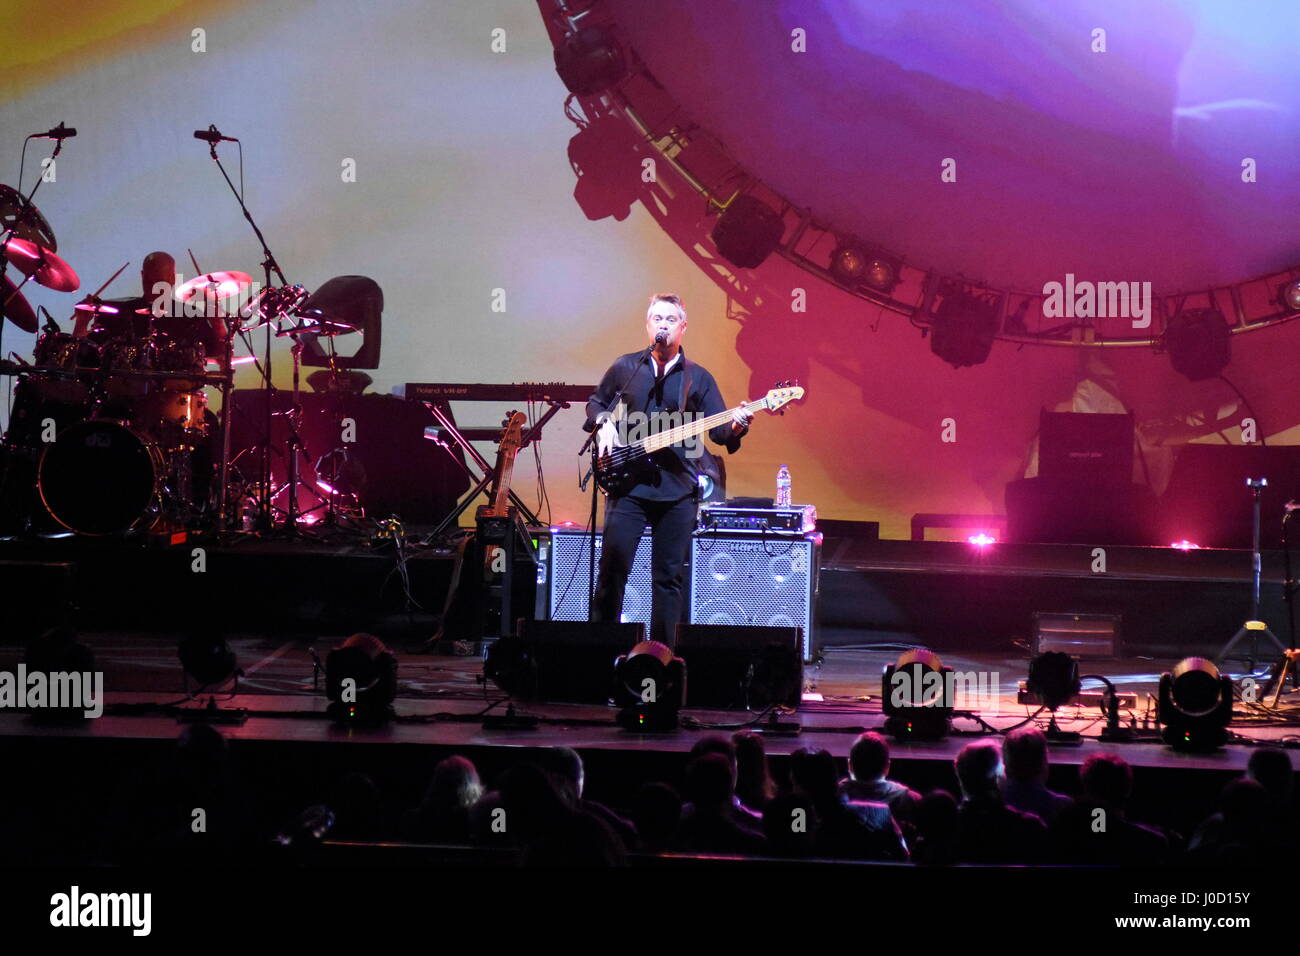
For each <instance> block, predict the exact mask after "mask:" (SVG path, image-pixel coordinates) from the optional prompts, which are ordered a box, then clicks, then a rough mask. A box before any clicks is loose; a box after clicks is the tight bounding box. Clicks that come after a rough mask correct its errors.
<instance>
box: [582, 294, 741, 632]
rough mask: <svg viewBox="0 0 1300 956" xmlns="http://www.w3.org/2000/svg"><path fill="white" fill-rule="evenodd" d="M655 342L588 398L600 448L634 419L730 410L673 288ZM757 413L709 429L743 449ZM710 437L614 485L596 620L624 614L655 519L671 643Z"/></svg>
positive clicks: (658, 575) (651, 315) (652, 330)
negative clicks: (686, 340) (619, 412)
mask: <svg viewBox="0 0 1300 956" xmlns="http://www.w3.org/2000/svg"><path fill="white" fill-rule="evenodd" d="M645 331H646V335H647V337H648V338H649V340H650V342H651V343H652V344H651V346H650V348H649V349H648V350H642V351H639V352H631V353H629V354H627V355H623V356H620V357H619V358H618V359H617V360H616V361H615V362H614V364H613V365H611V366H610V368H609V371H607V372H606V373H605V376H604V378H602V379H601V381H600V385H599V386H597V388H596V391H595V394H593V395H592V396H591V399H590V400H589V401H588V402H587V422H586V425H585V426H584V427H585V428H586V430H587V431H592V430H593V429H595V428H597V427H599V428H600V432H599V435H598V442H597V445H598V449H599V454H601V455H602V456H603V455H605V454H606V453H607V452H608V451H609V450H610V449H611V448H613V447H616V446H618V445H623V444H627V442H626V441H620V438H624V437H625V435H623V436H621V435H620V432H619V430H620V427H623V428H625V429H626V428H627V427H629V426H631V427H637V425H638V424H643V423H646V422H654V421H663V420H664V419H665V418H668V419H670V420H673V421H681V420H682V419H683V418H686V419H690V418H703V417H707V416H712V415H718V414H721V413H723V412H725V411H726V410H727V406H726V404H725V403H724V402H723V400H722V393H721V392H720V391H719V390H718V384H717V382H716V381H714V378H713V376H712V375H711V374H709V371H708V369H706V368H704V367H703V366H701V365H697V364H696V363H695V362H692V361H690V360H689V359H687V357H686V353H685V352H684V351H683V350H682V338H683V337H684V336H685V334H686V309H685V307H684V306H683V305H682V300H681V299H680V298H679V297H678V296H676V295H655V296H652V297H651V299H650V308H649V310H648V311H647V312H646V318H645ZM620 387H621V388H623V395H622V398H621V400H620V402H619V403H620V404H622V405H623V406H624V409H625V412H626V414H625V415H624V416H623V423H622V425H621V426H620V425H619V424H617V423H616V422H615V420H614V418H613V417H612V414H611V413H612V412H614V410H615V409H614V408H612V406H613V405H614V404H615V397H616V396H617V395H618V392H619V389H620ZM752 417H753V415H752V413H750V412H748V411H746V410H745V409H744V408H737V409H735V410H733V413H732V415H731V418H730V420H729V421H723V422H722V423H721V424H720V425H717V426H716V427H714V428H713V429H712V430H710V431H709V432H708V435H709V438H710V439H712V440H713V441H714V442H715V443H716V444H718V445H722V446H723V447H725V448H726V449H727V452H728V453H729V454H734V453H735V452H736V451H737V450H738V449H739V448H740V440H741V438H742V437H743V436H744V434H745V432H746V431H748V430H749V422H750V419H751V418H752ZM703 457H705V452H704V448H703V444H702V443H700V442H697V443H696V444H695V445H694V446H693V447H688V446H687V443H685V442H682V443H679V444H677V445H673V446H669V447H667V448H663V449H661V450H659V451H657V452H655V453H654V454H653V455H650V456H649V457H647V458H645V459H643V461H642V463H641V466H640V467H639V469H638V470H637V472H636V473H635V475H634V477H633V478H631V479H629V480H628V481H626V482H624V483H623V486H622V487H620V488H619V489H618V493H617V494H613V493H611V495H610V497H609V499H608V500H607V502H606V505H605V531H604V538H603V546H602V552H601V558H600V574H599V578H598V579H597V581H598V583H597V586H596V607H595V619H596V620H599V621H618V620H619V619H620V616H621V614H622V610H623V592H624V589H625V588H626V586H627V579H628V575H629V574H631V572H632V563H633V561H634V559H635V557H636V549H637V545H638V543H639V542H640V540H641V535H642V533H643V530H644V529H645V527H646V526H647V525H648V526H649V527H650V529H651V534H652V542H653V546H652V550H651V562H650V566H651V576H652V579H653V583H654V605H653V612H652V615H651V628H650V637H651V638H652V639H653V640H657V641H662V642H663V643H665V644H668V645H669V646H672V645H673V644H674V642H675V638H676V628H677V622H678V621H679V620H681V617H682V598H683V591H684V586H685V565H686V557H687V553H688V551H689V549H690V536H691V531H692V529H693V528H694V526H695V514H696V503H697V498H698V494H699V489H700V484H699V473H700V461H701V459H702V458H703Z"/></svg>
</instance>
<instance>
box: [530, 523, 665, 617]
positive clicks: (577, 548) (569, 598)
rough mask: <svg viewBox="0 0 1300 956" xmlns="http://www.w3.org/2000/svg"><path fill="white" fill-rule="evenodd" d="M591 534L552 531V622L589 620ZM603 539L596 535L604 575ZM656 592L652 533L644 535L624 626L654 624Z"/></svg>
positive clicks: (631, 579) (627, 593) (630, 581)
mask: <svg viewBox="0 0 1300 956" xmlns="http://www.w3.org/2000/svg"><path fill="white" fill-rule="evenodd" d="M590 541H591V537H590V535H588V534H587V533H586V532H582V531H552V532H551V557H550V561H549V562H548V564H549V567H548V573H549V577H550V582H549V584H548V588H549V591H550V606H551V620H552V621H585V620H587V596H588V594H589V592H590V587H591V584H590V581H591V577H590V576H589V575H588V574H587V548H588V545H589V543H590ZM600 548H601V536H600V534H597V535H596V574H597V575H599V574H600ZM653 601H654V592H653V591H652V589H651V580H650V534H649V532H647V533H645V534H643V535H642V536H641V541H640V543H639V544H638V545H637V547H636V560H635V561H633V563H632V573H631V574H630V575H629V576H628V579H627V590H626V591H624V592H623V617H622V620H623V622H624V623H627V624H630V623H637V624H645V625H646V626H647V627H648V626H649V625H650V612H651V610H652V609H653Z"/></svg>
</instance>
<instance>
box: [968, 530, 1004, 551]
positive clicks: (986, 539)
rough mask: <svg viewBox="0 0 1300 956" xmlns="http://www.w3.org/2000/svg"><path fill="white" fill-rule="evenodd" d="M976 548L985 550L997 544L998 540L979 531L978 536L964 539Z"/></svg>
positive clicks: (974, 535)
mask: <svg viewBox="0 0 1300 956" xmlns="http://www.w3.org/2000/svg"><path fill="white" fill-rule="evenodd" d="M966 540H967V541H969V542H970V543H971V544H973V545H975V547H977V548H987V547H988V546H989V545H991V544H997V543H998V539H997V538H995V537H993V536H992V535H991V534H989V533H988V532H987V531H981V532H980V533H979V534H973V535H971V536H970V537H969V538H967V539H966Z"/></svg>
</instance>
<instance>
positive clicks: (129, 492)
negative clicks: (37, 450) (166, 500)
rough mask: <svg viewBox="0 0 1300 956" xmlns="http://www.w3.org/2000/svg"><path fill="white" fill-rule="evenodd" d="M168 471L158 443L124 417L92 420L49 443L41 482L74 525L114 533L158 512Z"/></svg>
mask: <svg viewBox="0 0 1300 956" xmlns="http://www.w3.org/2000/svg"><path fill="white" fill-rule="evenodd" d="M165 473H166V472H165V464H164V460H163V455H162V452H161V451H159V449H158V446H157V445H156V444H155V443H153V442H152V441H149V440H148V439H146V438H143V437H141V435H140V434H138V433H137V432H135V431H132V430H131V429H130V428H127V427H126V426H125V425H123V424H122V423H121V422H115V421H88V422H81V423H80V424H77V425H73V426H71V427H70V428H66V429H64V430H63V431H62V432H60V433H59V436H58V438H57V440H55V441H54V442H51V443H50V444H49V445H47V446H46V448H45V451H44V452H43V453H42V455H41V461H40V465H39V467H38V469H37V481H36V487H37V489H38V490H39V491H40V495H41V501H43V502H44V503H45V507H46V509H47V510H48V511H49V512H50V514H51V515H53V516H54V519H55V520H56V521H58V522H59V524H61V525H63V527H65V528H67V529H68V530H69V531H75V532H77V533H78V534H86V535H104V534H114V533H116V532H122V531H130V530H131V529H132V528H135V527H138V526H142V525H144V524H145V523H146V522H147V521H148V520H151V519H152V517H153V516H154V515H156V512H157V502H158V499H159V493H160V490H161V484H162V480H163V477H164V475H165Z"/></svg>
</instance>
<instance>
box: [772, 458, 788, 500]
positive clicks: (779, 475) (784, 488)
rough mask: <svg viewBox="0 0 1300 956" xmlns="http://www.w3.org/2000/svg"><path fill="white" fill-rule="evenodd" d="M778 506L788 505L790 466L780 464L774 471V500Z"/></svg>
mask: <svg viewBox="0 0 1300 956" xmlns="http://www.w3.org/2000/svg"><path fill="white" fill-rule="evenodd" d="M774 504H775V505H776V507H778V508H789V507H790V466H789V465H782V466H781V467H780V468H778V469H777V471H776V501H775V502H774Z"/></svg>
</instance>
